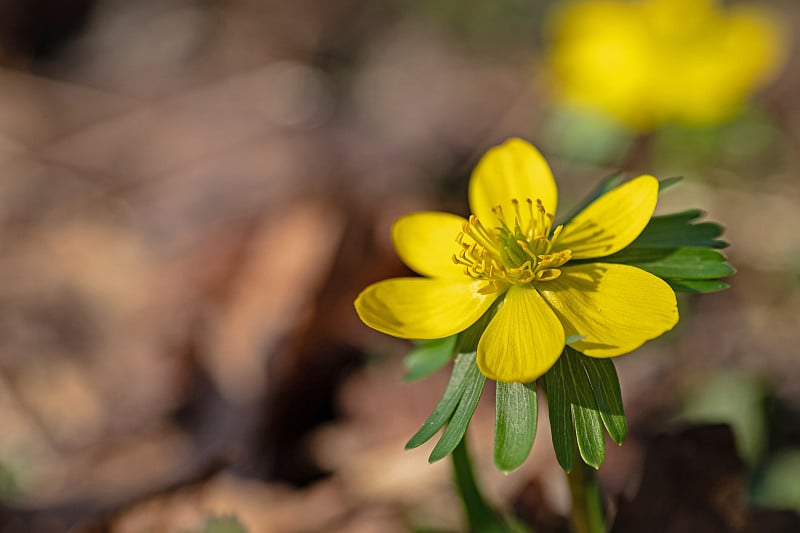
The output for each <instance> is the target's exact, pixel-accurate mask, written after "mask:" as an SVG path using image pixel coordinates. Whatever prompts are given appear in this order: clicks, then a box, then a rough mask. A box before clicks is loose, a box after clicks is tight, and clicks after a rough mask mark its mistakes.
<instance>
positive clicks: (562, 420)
mask: <svg viewBox="0 0 800 533" xmlns="http://www.w3.org/2000/svg"><path fill="white" fill-rule="evenodd" d="M567 371H568V368H567V363H566V358H565V357H564V354H563V353H562V354H561V357H559V358H558V360H557V361H556V363H555V364H554V365H553V367H552V368H551V369H550V370H549V371H548V372H547V373H546V374H545V375H544V384H545V391H546V392H547V410H548V414H549V415H550V434H551V436H552V439H553V450H554V451H555V452H556V459H558V464H560V465H561V468H563V469H564V470H566V471H567V472H569V471H570V470H572V467H573V465H574V463H575V431H574V429H573V426H572V409H571V407H570V406H571V402H570V399H569V396H568V393H567V380H566V376H565V373H566V372H567Z"/></svg>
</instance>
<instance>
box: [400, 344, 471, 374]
mask: <svg viewBox="0 0 800 533" xmlns="http://www.w3.org/2000/svg"><path fill="white" fill-rule="evenodd" d="M457 340H458V335H452V336H450V337H447V338H444V339H435V340H430V341H419V342H417V345H416V346H415V347H414V349H413V350H411V351H410V352H409V353H408V355H406V358H405V360H404V362H405V365H406V368H407V369H408V372H406V375H405V376H404V377H403V379H404V380H406V381H414V380H417V379H420V378H424V377H427V376H429V375H431V374H433V373H434V372H436V371H437V370H439V369H440V368H443V367H444V366H445V365H447V363H449V362H450V359H451V358H452V357H453V354H454V353H455V350H456V341H457Z"/></svg>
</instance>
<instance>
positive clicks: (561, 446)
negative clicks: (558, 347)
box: [544, 346, 627, 471]
mask: <svg viewBox="0 0 800 533" xmlns="http://www.w3.org/2000/svg"><path fill="white" fill-rule="evenodd" d="M544 379H545V387H546V389H547V399H548V404H549V405H548V407H549V413H550V428H551V433H552V438H553V448H554V450H555V452H556V458H557V459H558V462H559V464H560V465H561V467H562V468H563V469H564V470H566V471H570V470H572V468H573V466H574V460H575V445H576V443H577V446H578V452H579V453H580V456H581V458H582V459H583V461H584V462H585V463H586V464H588V465H590V466H593V467H594V468H598V467H599V466H600V464H602V462H603V460H604V458H605V436H604V431H603V428H604V427H605V429H606V431H608V433H609V435H610V436H611V438H612V439H613V440H614V441H615V442H617V443H618V444H621V443H622V442H623V441H624V439H625V436H626V434H627V424H626V422H625V413H624V411H623V407H622V395H621V393H620V388H619V380H618V378H617V373H616V371H615V370H614V365H613V363H612V362H611V361H610V360H607V359H595V358H591V357H586V356H585V355H583V354H581V353H579V352H577V351H575V350H574V349H572V348H570V347H569V346H567V347H566V348H565V349H564V353H563V354H562V355H561V357H560V358H559V359H558V361H556V364H555V365H554V366H553V368H551V369H550V371H548V372H547V374H545V376H544Z"/></svg>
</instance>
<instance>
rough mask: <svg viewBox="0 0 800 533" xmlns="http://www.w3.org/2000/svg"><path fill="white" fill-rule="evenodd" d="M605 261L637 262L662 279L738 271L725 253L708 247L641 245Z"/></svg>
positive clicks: (725, 273)
mask: <svg viewBox="0 0 800 533" xmlns="http://www.w3.org/2000/svg"><path fill="white" fill-rule="evenodd" d="M602 261H603V262H604V263H623V264H626V265H633V266H636V267H639V268H641V269H642V270H646V271H647V272H650V273H651V274H654V275H656V276H658V277H661V278H676V279H714V278H720V277H724V276H729V275H731V274H733V273H734V272H735V269H734V268H733V267H732V266H731V265H729V264H728V263H727V262H726V261H725V257H724V256H723V255H722V254H721V253H719V252H718V251H716V250H710V249H708V248H638V247H635V246H632V245H631V246H629V247H627V248H625V249H624V250H621V251H619V252H617V253H615V254H613V255H610V256H608V257H604V258H603V259H602Z"/></svg>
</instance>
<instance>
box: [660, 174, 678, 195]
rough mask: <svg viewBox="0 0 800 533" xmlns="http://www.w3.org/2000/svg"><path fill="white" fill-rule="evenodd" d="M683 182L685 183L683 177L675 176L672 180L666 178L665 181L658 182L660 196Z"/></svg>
mask: <svg viewBox="0 0 800 533" xmlns="http://www.w3.org/2000/svg"><path fill="white" fill-rule="evenodd" d="M681 181H683V176H673V177H671V178H664V179H663V180H658V194H661V193H662V192H664V191H668V190H669V189H671V188H673V187H674V186H675V185H677V184H678V183H680V182H681Z"/></svg>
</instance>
